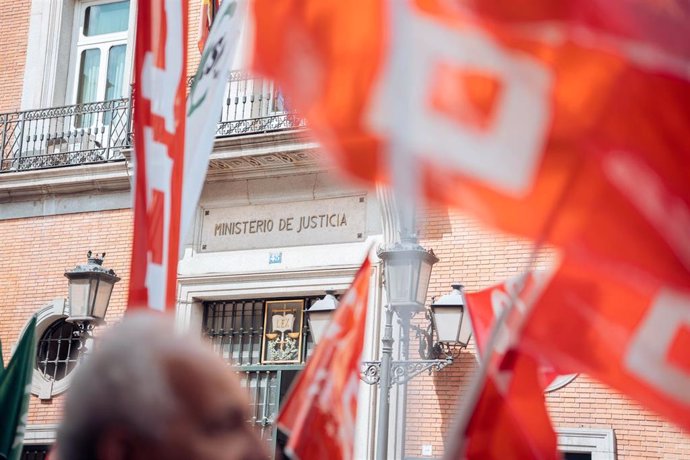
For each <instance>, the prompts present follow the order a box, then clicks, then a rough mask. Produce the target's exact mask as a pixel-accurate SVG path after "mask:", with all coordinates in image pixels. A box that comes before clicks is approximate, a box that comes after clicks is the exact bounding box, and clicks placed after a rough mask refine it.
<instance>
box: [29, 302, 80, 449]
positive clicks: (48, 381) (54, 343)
mask: <svg viewBox="0 0 690 460" xmlns="http://www.w3.org/2000/svg"><path fill="white" fill-rule="evenodd" d="M66 318H67V308H66V307H65V299H55V300H54V301H53V302H51V303H49V304H47V305H45V306H44V307H43V308H41V309H40V310H38V311H37V312H36V337H37V338H38V343H37V344H36V363H35V366H34V371H33V378H32V380H31V393H32V394H34V395H36V396H38V397H39V398H40V399H42V400H48V399H51V398H52V397H53V396H56V395H58V394H60V393H62V392H64V391H66V390H67V388H69V383H70V380H71V378H72V376H73V375H74V372H72V371H73V370H74V369H75V368H76V366H78V364H79V360H80V359H81V356H80V346H81V341H80V339H79V338H77V337H75V336H74V332H75V331H76V330H77V327H76V326H74V325H73V324H71V323H68V322H67V321H65V319H66ZM27 325H28V321H27ZM24 327H25V328H26V326H24ZM85 346H86V347H87V348H89V347H90V346H91V344H90V343H89V341H87V343H86V344H85ZM41 439H43V438H41ZM39 441H40V439H39ZM41 443H42V442H35V444H41Z"/></svg>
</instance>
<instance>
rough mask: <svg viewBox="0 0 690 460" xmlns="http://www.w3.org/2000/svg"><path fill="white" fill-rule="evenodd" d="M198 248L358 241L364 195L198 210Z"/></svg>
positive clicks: (363, 227)
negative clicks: (199, 225) (201, 215)
mask: <svg viewBox="0 0 690 460" xmlns="http://www.w3.org/2000/svg"><path fill="white" fill-rule="evenodd" d="M202 214H203V223H202V227H201V251H202V252H212V251H234V250H242V249H260V248H278V247H285V246H307V245H312V244H331V243H347V242H353V241H362V240H364V239H365V237H366V235H365V230H366V197H365V196H348V197H341V198H328V199H321V200H312V201H297V202H294V201H293V202H287V203H271V204H257V205H252V206H237V207H228V208H213V209H204V210H202Z"/></svg>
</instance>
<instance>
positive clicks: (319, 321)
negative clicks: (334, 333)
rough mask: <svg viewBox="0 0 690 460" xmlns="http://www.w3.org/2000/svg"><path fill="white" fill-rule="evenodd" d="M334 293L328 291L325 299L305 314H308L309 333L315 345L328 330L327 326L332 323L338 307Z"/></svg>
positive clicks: (315, 303) (316, 303)
mask: <svg viewBox="0 0 690 460" xmlns="http://www.w3.org/2000/svg"><path fill="white" fill-rule="evenodd" d="M333 294H335V292H334V291H326V295H325V297H324V298H323V299H319V300H317V301H316V302H314V303H313V304H312V306H311V307H309V310H307V311H306V312H305V313H306V314H307V322H308V323H309V332H311V338H312V340H313V341H314V344H317V343H319V340H321V336H322V335H323V333H324V331H325V330H326V326H328V323H330V322H331V318H332V317H333V313H334V312H335V309H336V308H337V307H338V300H337V299H336V298H335V296H334V295H333Z"/></svg>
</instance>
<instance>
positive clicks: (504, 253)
mask: <svg viewBox="0 0 690 460" xmlns="http://www.w3.org/2000/svg"><path fill="white" fill-rule="evenodd" d="M422 227H423V228H422V232H421V244H422V245H423V246H424V247H426V248H433V250H434V252H435V253H436V255H437V256H438V257H439V259H440V261H439V262H438V263H437V264H436V265H435V266H434V269H433V272H432V280H431V285H430V288H429V295H428V297H429V298H431V297H432V296H437V295H442V294H446V293H448V292H450V283H451V282H453V281H458V282H461V283H462V284H464V285H465V288H466V290H467V291H468V292H474V291H478V290H481V289H484V288H486V287H489V286H491V285H493V284H496V283H498V282H501V281H503V280H505V279H506V278H508V277H510V276H512V275H515V274H517V273H519V272H520V271H521V270H522V269H523V268H524V267H525V264H526V261H527V260H528V259H529V257H530V253H531V249H532V247H531V245H530V244H529V243H528V242H524V241H522V242H521V241H517V240H515V239H512V238H507V237H505V236H501V235H497V234H496V233H494V232H491V231H487V230H486V229H484V228H482V227H481V226H479V225H478V224H476V223H475V222H474V221H472V220H471V219H469V218H467V217H464V216H461V215H459V214H456V213H449V212H447V211H446V210H443V209H434V210H431V211H429V212H428V214H427V215H426V216H425V217H424V219H423V225H422ZM551 259H552V254H550V253H549V252H548V251H542V252H541V253H540V254H539V255H538V257H537V266H542V267H543V266H547V265H548V263H549V261H550V260H551ZM475 352H476V350H475V348H474V344H473V343H471V344H470V347H468V350H463V352H462V354H461V357H460V359H459V360H457V361H456V362H455V364H453V365H452V366H450V367H448V368H446V369H444V370H443V371H441V372H440V373H437V374H432V375H431V376H426V375H424V376H419V377H417V378H416V379H415V380H413V381H412V383H411V384H410V385H409V387H408V407H407V426H406V454H407V455H408V456H411V457H422V455H421V453H422V445H425V444H426V445H431V446H432V449H433V456H434V457H439V456H440V455H441V453H442V452H443V439H444V437H445V436H446V433H447V431H448V428H449V426H450V425H451V424H452V418H453V414H454V412H455V408H456V402H457V400H458V397H460V398H461V397H462V395H463V394H465V393H466V392H467V390H468V385H469V382H470V381H471V378H472V374H473V373H474V372H475V371H476V370H477V361H476V359H475ZM410 358H412V359H416V358H418V354H417V347H416V344H415V343H414V342H413V343H412V346H411V350H410ZM689 391H690V390H689ZM547 400H548V406H549V411H550V414H551V416H552V418H553V421H554V425H555V426H556V427H563V428H580V427H582V428H611V429H613V430H614V433H615V437H616V441H617V452H618V458H619V459H621V460H624V459H660V458H664V459H674V458H678V459H680V458H690V437H689V436H688V435H687V434H683V433H682V432H681V431H680V430H679V429H678V428H676V427H674V426H673V425H671V424H669V423H666V422H664V421H662V420H661V419H659V418H658V417H656V416H654V415H651V414H650V413H649V412H647V411H645V410H644V409H642V408H640V407H639V406H638V405H637V404H635V403H633V402H631V401H629V400H627V399H626V398H624V397H623V396H621V395H619V394H618V393H616V392H614V391H612V390H610V389H608V388H606V387H604V386H603V385H601V384H598V383H595V382H592V381H591V380H590V379H588V378H587V377H585V376H580V377H578V378H577V379H576V380H575V381H574V382H573V383H571V384H570V385H568V386H566V387H565V388H563V389H561V390H558V391H556V392H553V393H550V394H549V395H548V397H547Z"/></svg>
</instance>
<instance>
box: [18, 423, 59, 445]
mask: <svg viewBox="0 0 690 460" xmlns="http://www.w3.org/2000/svg"><path fill="white" fill-rule="evenodd" d="M58 426H59V425H58V424H57V423H46V424H40V425H39V424H36V425H27V426H26V431H25V432H24V445H36V444H52V443H54V442H55V438H56V435H57V430H58Z"/></svg>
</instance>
